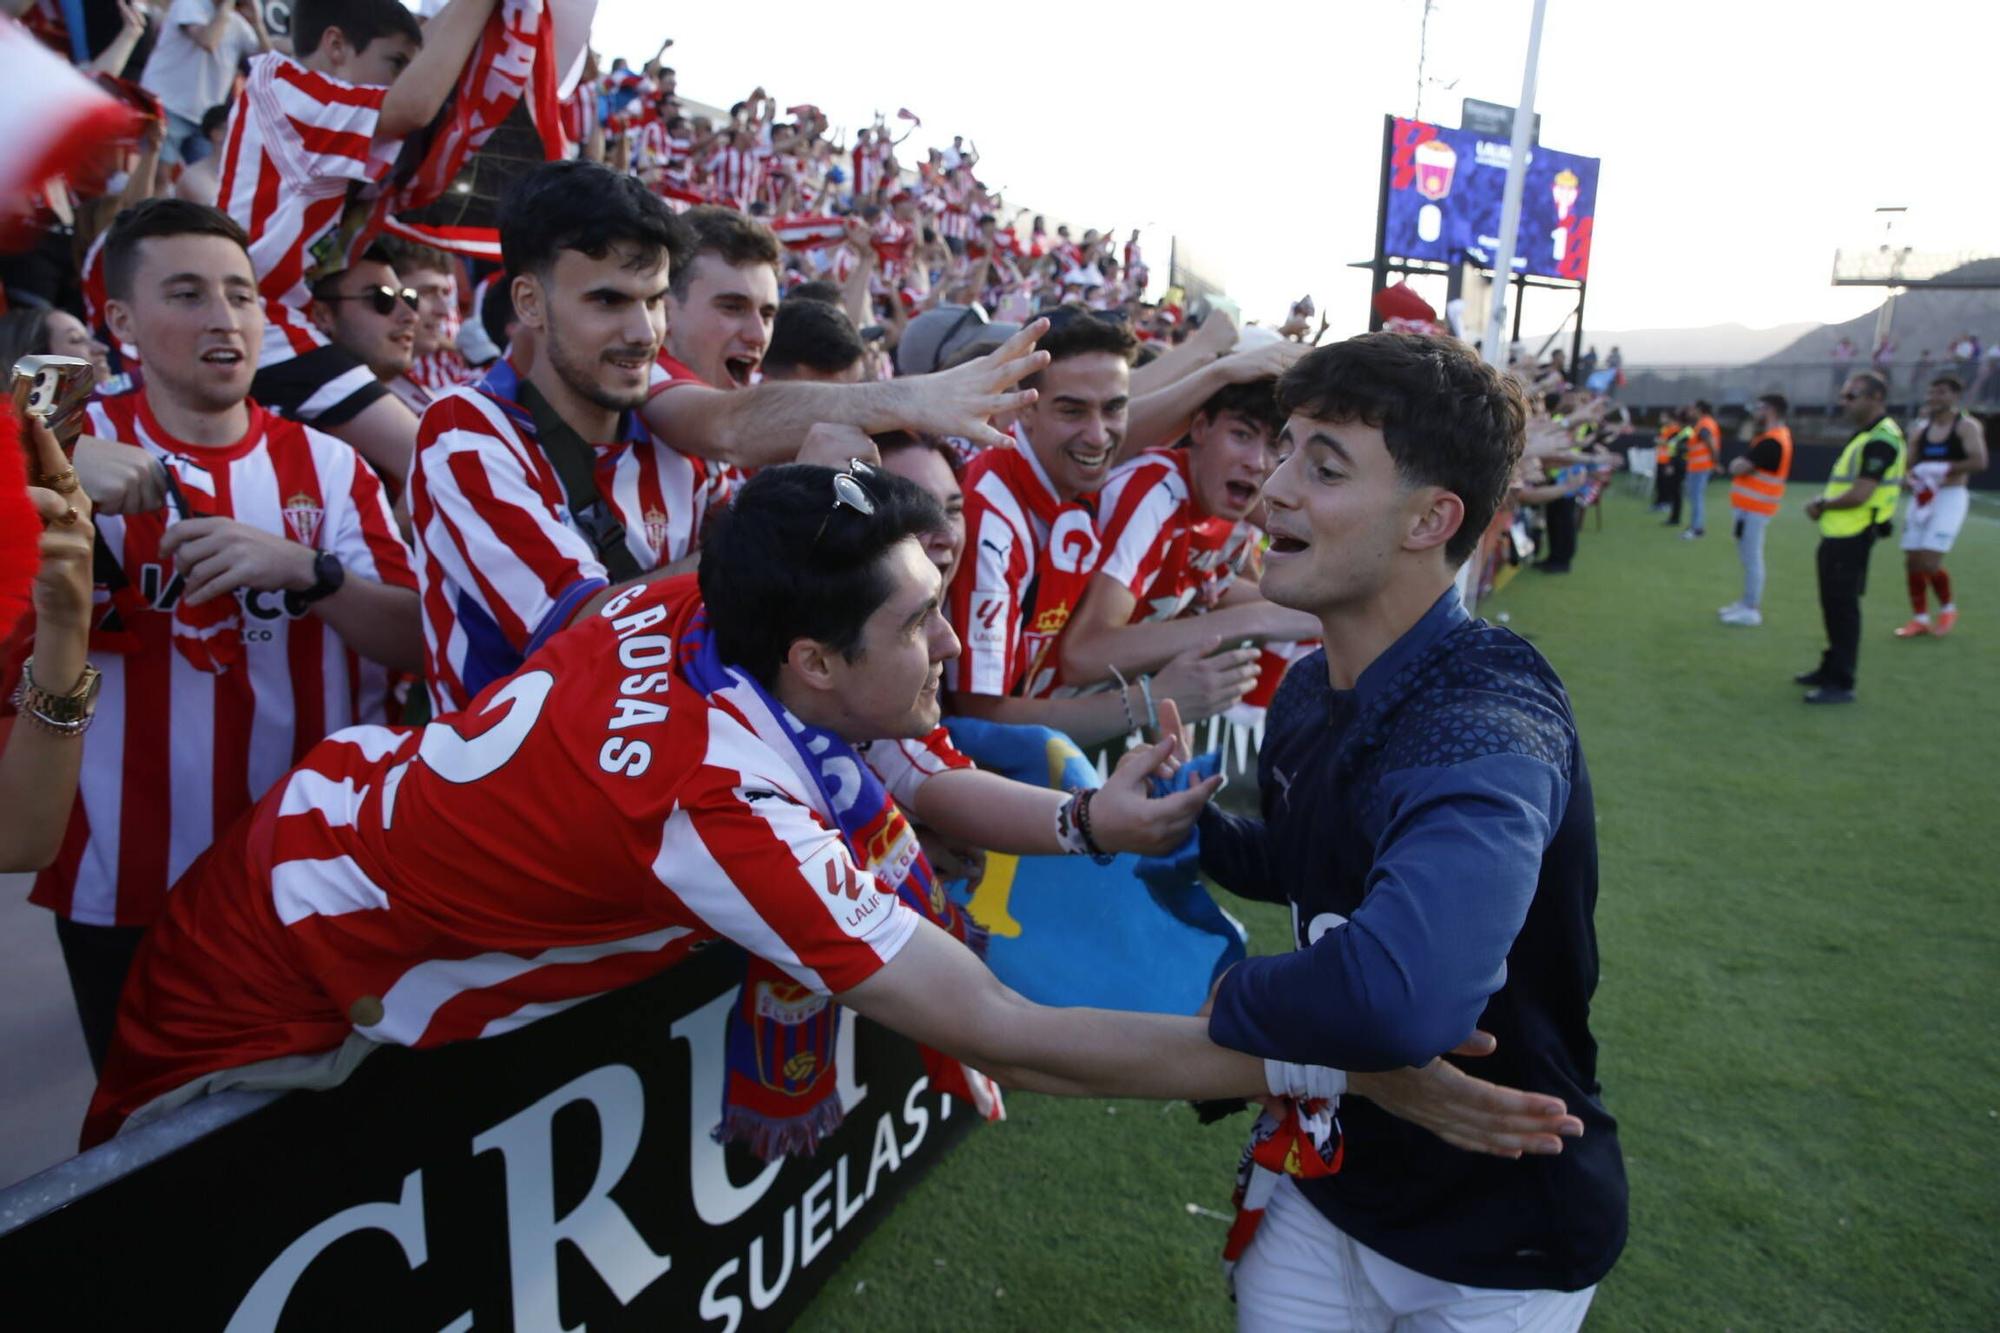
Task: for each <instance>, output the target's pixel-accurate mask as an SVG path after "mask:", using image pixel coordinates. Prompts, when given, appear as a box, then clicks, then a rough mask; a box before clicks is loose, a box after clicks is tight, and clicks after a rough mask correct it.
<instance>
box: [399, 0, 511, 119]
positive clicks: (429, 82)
mask: <svg viewBox="0 0 2000 1333" xmlns="http://www.w3.org/2000/svg"><path fill="white" fill-rule="evenodd" d="M497 3H498V0H451V3H450V4H448V5H446V6H445V7H444V10H443V12H442V13H440V14H439V15H438V16H437V17H436V18H434V19H432V20H431V21H430V22H429V23H426V24H425V25H424V46H423V49H422V50H421V51H419V52H417V56H416V59H414V60H412V61H411V62H410V63H409V67H408V68H406V69H405V70H404V71H403V72H402V73H401V74H399V75H397V76H396V81H395V82H394V83H392V84H390V85H389V91H388V94H387V95H386V96H384V97H383V98H382V110H381V113H380V115H379V117H378V118H377V120H376V122H375V141H376V142H377V143H393V142H395V141H396V140H398V139H402V138H406V137H408V136H409V135H411V134H413V133H415V132H416V131H417V130H420V129H422V128H423V127H424V126H426V125H428V124H430V123H431V121H432V120H434V119H435V118H436V117H437V113H438V112H439V111H440V110H441V109H442V108H443V107H444V99H445V98H447V97H449V96H450V95H451V90H452V86H453V85H454V84H456V83H457V82H458V76H459V74H460V72H462V71H463V70H464V69H465V62H466V59H467V58H468V57H469V56H471V54H472V48H473V47H474V46H475V45H477V44H478V42H479V34H480V33H481V32H483V31H484V30H485V28H486V20H487V19H488V18H490V17H491V16H492V14H493V7H494V5H495V4H497Z"/></svg>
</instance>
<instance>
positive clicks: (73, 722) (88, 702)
mask: <svg viewBox="0 0 2000 1333" xmlns="http://www.w3.org/2000/svg"><path fill="white" fill-rule="evenodd" d="M102 684H103V676H102V675H101V673H99V671H98V670H97V668H96V667H94V666H91V665H90V664H89V663H85V664H84V668H83V675H82V676H80V677H78V678H77V682H76V684H75V686H74V687H72V688H71V689H70V691H69V692H68V693H66V694H57V693H55V692H54V691H53V690H49V689H46V688H44V687H43V686H42V685H40V684H38V683H37V682H36V680H35V659H34V658H32V657H30V658H29V659H27V660H26V661H25V662H23V663H21V680H20V683H19V684H18V685H16V686H15V687H14V707H16V708H17V709H19V710H20V711H21V712H22V713H24V714H26V715H27V716H28V717H31V718H33V719H34V720H35V721H36V722H38V723H40V724H41V726H42V727H43V728H44V729H45V730H48V731H53V732H55V733H56V734H57V735H58V736H81V735H83V733H84V732H86V731H89V730H90V724H91V722H92V721H93V720H94V719H95V718H96V716H97V691H98V689H99V688H100V687H101V686H102Z"/></svg>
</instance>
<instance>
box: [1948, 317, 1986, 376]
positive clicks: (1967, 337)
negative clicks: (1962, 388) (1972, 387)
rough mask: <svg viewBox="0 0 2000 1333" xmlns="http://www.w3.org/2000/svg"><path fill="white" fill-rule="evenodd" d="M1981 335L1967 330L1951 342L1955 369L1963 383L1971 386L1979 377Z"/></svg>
mask: <svg viewBox="0 0 2000 1333" xmlns="http://www.w3.org/2000/svg"><path fill="white" fill-rule="evenodd" d="M1980 350H1981V349H1980V346H1979V335H1978V334H1976V333H1973V332H1972V331H1971V330H1969V329H1968V330H1967V331H1966V332H1964V333H1961V334H1959V335H1958V336H1957V337H1956V338H1953V339H1952V340H1951V359H1952V363H1953V369H1955V370H1956V371H1957V372H1958V378H1959V380H1960V381H1961V382H1963V383H1966V384H1970V383H1972V381H1973V380H1974V379H1975V378H1977V377H1978V375H1979V354H1980Z"/></svg>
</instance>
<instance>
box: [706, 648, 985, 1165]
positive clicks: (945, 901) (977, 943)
mask: <svg viewBox="0 0 2000 1333" xmlns="http://www.w3.org/2000/svg"><path fill="white" fill-rule="evenodd" d="M678 649H679V650H678V652H677V653H676V656H677V658H678V660H679V661H680V662H681V663H682V664H683V668H682V669H683V670H684V672H685V674H686V676H687V679H688V682H689V683H690V684H692V685H693V686H694V687H695V689H696V690H697V691H698V692H699V693H700V694H701V695H702V696H703V697H704V698H707V699H716V698H718V697H720V698H722V699H725V700H726V701H727V702H728V703H730V704H731V705H733V706H734V707H735V708H736V709H737V710H738V711H739V712H740V713H741V714H742V715H743V716H744V717H745V718H746V719H747V720H748V721H749V723H750V725H751V727H752V729H753V730H754V731H755V732H756V733H757V735H758V737H759V739H761V740H763V741H764V742H765V743H766V744H768V745H771V746H773V747H774V748H776V747H785V748H789V750H790V751H791V754H792V756H793V758H794V759H795V764H794V766H795V767H796V768H797V770H798V771H799V772H800V773H802V774H804V775H805V776H806V777H807V778H808V779H809V781H810V782H811V789H810V790H811V794H812V796H813V798H814V799H813V805H814V807H815V808H816V809H817V810H818V812H819V814H820V816H821V818H824V819H830V820H831V821H832V822H833V824H834V825H835V827H836V828H837V829H838V830H839V832H840V837H841V841H843V842H845V843H846V844H847V850H848V852H849V853H850V854H851V855H852V856H853V858H854V861H855V863H856V864H858V865H860V866H861V867H862V868H863V869H865V870H867V871H868V872H869V874H871V875H873V876H874V877H875V878H876V880H877V881H878V882H880V883H882V884H885V885H890V886H893V888H894V891H895V894H896V897H898V898H899V899H901V900H902V902H903V905H904V906H906V907H909V908H911V909H912V910H914V911H916V912H918V913H920V914H921V915H922V916H923V917H924V919H925V920H927V921H930V922H931V923H932V924H934V925H936V926H939V927H940V928H942V929H944V930H945V931H947V932H949V933H950V934H951V936H952V937H953V938H954V939H956V940H958V941H959V942H960V943H962V944H965V945H966V946H968V947H969V948H971V949H972V950H973V951H974V952H975V953H979V954H982V955H983V954H984V953H985V949H986V932H985V931H984V930H983V929H981V928H980V927H979V926H976V925H974V924H973V922H972V919H971V918H970V917H969V916H967V915H966V914H965V911H964V909H963V908H961V907H960V906H959V905H958V904H957V903H955V902H953V901H952V900H951V899H950V898H949V897H948V896H946V894H945V891H944V886H943V885H942V884H941V883H940V882H939V881H938V878H937V876H936V874H935V873H934V872H933V871H932V870H931V866H930V862H929V861H928V860H926V859H925V857H924V854H923V851H922V849H921V848H919V847H918V845H917V836H916V832H915V830H914V829H912V828H911V827H910V824H909V821H908V820H907V819H905V818H904V817H903V812H902V811H901V810H900V809H898V808H897V806H896V803H895V801H894V800H893V799H891V797H890V796H889V793H888V790H887V789H886V788H885V787H884V786H883V785H882V782H881V779H879V778H877V777H876V776H875V773H874V771H873V770H872V769H870V768H869V767H868V764H867V762H866V761H865V760H864V759H862V757H861V756H860V755H858V754H856V753H855V751H854V748H853V747H852V746H851V745H849V744H848V743H847V742H846V741H844V740H842V739H841V738H840V737H838V736H836V735H834V734H833V733H832V732H830V731H826V730H823V729H821V728H819V727H815V726H811V725H808V724H807V723H805V722H802V721H800V720H799V719H798V718H797V717H795V716H793V714H792V712H791V710H789V709H787V708H786V707H785V706H784V705H783V704H781V703H779V702H778V701H777V700H776V699H774V698H772V697H771V695H770V694H769V693H768V692H766V691H765V689H764V687H763V686H761V685H759V684H758V683H757V682H756V681H755V680H753V679H751V678H750V677H749V676H748V675H747V674H745V673H744V672H742V671H739V670H737V669H736V668H734V667H732V666H729V665H727V664H725V663H724V662H723V661H722V658H721V656H720V654H719V653H718V652H717V650H716V646H715V640H714V637H713V636H712V635H711V634H710V633H709V631H708V616H707V612H706V611H705V610H696V611H695V612H694V614H693V616H692V617H691V618H690V620H689V621H688V623H687V626H686V628H685V629H684V630H683V631H682V632H681V635H680V642H679V645H678ZM780 753H784V749H783V748H781V749H780ZM834 873H835V872H834V870H833V869H832V868H831V867H829V869H828V871H827V874H828V877H829V880H830V881H831V879H832V876H833V875H834ZM842 888H843V886H841V885H838V884H834V883H831V882H830V883H829V885H828V891H829V892H838V891H841V890H842ZM844 888H845V891H846V892H847V893H848V895H849V896H850V897H857V896H859V894H860V893H861V892H862V891H863V887H862V885H861V883H860V881H859V880H858V879H857V880H854V881H852V882H850V883H849V884H847V885H846V886H844ZM940 998H941V1000H942V998H943V997H940ZM839 1031H840V1012H839V1006H837V1005H835V1004H834V1003H833V1002H832V1001H831V1000H829V999H828V998H827V997H826V996H824V995H819V994H816V993H814V992H813V991H811V990H809V989H808V988H806V987H805V986H802V985H800V984H799V983H798V982H796V981H794V980H793V979H792V978H791V976H790V975H788V974H787V973H786V972H784V971H783V970H782V969H781V968H779V967H777V966H776V965H775V964H772V963H769V962H766V961H765V960H763V959H761V958H758V957H756V956H754V955H752V956H750V957H749V958H748V959H747V961H746V964H745V967H744V977H743V985H742V987H741V988H740V989H739V990H738V992H737V997H736V1003H735V1005H734V1006H733V1007H732V1008H731V1009H730V1013H729V1025H728V1035H727V1040H726V1043H725V1046H726V1060H727V1072H726V1074H725V1076H724V1079H723V1090H722V1121H721V1123H720V1124H718V1125H717V1126H716V1128H715V1130H714V1137H715V1140H716V1141H717V1142H718V1143H732V1142H734V1143H742V1144H745V1145H746V1146H747V1147H748V1148H749V1149H750V1150H751V1151H752V1152H754V1153H756V1154H757V1156H758V1157H759V1158H761V1159H762V1160H764V1161H767V1162H768V1161H772V1160H774V1159H776V1158H778V1157H780V1156H810V1155H811V1154H812V1153H813V1152H814V1151H815V1150H816V1149H817V1148H818V1147H819V1143H820V1140H821V1139H823V1138H825V1137H826V1136H827V1135H829V1134H831V1133H832V1132H833V1131H834V1130H836V1129H838V1128H839V1127H840V1122H841V1118H842V1116H843V1114H844V1111H843V1109H842V1107H841V1104H840V1095H839V1075H838V1071H837V1070H836V1069H835V1068H834V1047H835V1043H836V1039H837V1036H838V1034H839ZM921 1049H922V1053H923V1058H924V1067H925V1069H926V1071H927V1072H928V1073H929V1075H930V1085H931V1088H932V1090H933V1091H936V1092H941V1093H945V1094H948V1095H950V1096H953V1097H958V1098H960V1099H962V1100H964V1101H965V1102H966V1103H967V1104H969V1105H971V1106H973V1107H974V1108H976V1109H977V1110H978V1111H979V1113H980V1114H981V1115H983V1116H984V1117H985V1118H986V1119H988V1120H998V1119H1000V1118H1001V1117H1002V1115H1003V1114H1004V1111H1003V1108H1002V1105H1001V1099H1000V1089H999V1087H998V1086H997V1085H996V1084H994V1082H993V1081H992V1080H991V1079H989V1078H987V1077H986V1076H985V1075H984V1074H982V1073H980V1072H979V1071H977V1070H975V1069H972V1068H970V1067H968V1066H966V1065H964V1064H961V1063H960V1062H958V1061H957V1060H954V1059H952V1058H951V1057H949V1056H947V1055H944V1054H942V1053H941V1052H938V1051H933V1050H931V1049H930V1048H929V1047H923V1048H921Z"/></svg>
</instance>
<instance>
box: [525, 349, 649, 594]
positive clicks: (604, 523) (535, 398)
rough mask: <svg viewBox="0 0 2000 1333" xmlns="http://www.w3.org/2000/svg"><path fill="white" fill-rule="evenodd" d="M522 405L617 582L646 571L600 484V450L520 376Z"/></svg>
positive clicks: (577, 517)
mask: <svg viewBox="0 0 2000 1333" xmlns="http://www.w3.org/2000/svg"><path fill="white" fill-rule="evenodd" d="M520 392H521V405H522V406H523V407H525V408H527V409H528V415H530V416H531V417H533V418H534V419H535V434H536V436H538V437H539V440H540V443H541V446H542V453H543V454H544V455H545V456H546V457H547V458H548V460H549V463H550V465H551V466H552V467H554V468H555V470H556V480H558V481H560V482H561V483H562V488H563V498H564V499H565V500H567V501H568V502H569V513H570V518H571V519H572V520H573V521H574V522H575V523H576V526H577V527H578V528H579V529H581V530H582V532H583V536H584V540H586V541H588V542H589V543H590V545H591V548H592V549H593V550H595V551H596V552H597V559H598V561H599V562H600V563H601V564H602V565H603V566H604V569H605V572H606V573H608V574H609V575H610V576H611V581H612V582H613V583H627V582H630V581H631V580H633V579H636V578H638V577H639V576H640V575H641V574H643V573H645V571H644V570H642V569H640V568H639V562H638V560H637V559H636V558H634V557H633V555H632V551H631V548H630V547H628V546H626V545H625V525H624V524H622V523H620V522H619V521H618V517H617V515H615V514H613V513H612V512H611V506H610V505H608V504H606V503H605V502H604V497H603V496H602V495H601V494H599V493H598V489H597V466H596V464H597V453H596V451H595V450H594V449H592V448H591V447H590V445H588V444H587V443H585V442H584V440H583V437H582V436H580V435H578V434H577V433H576V431H575V430H574V429H572V428H571V426H570V424H569V423H568V422H567V421H564V420H563V419H562V415H561V414H560V413H558V412H557V411H556V410H555V409H554V408H552V407H550V406H549V403H548V400H547V399H546V398H544V397H542V395H541V393H540V391H539V390H537V389H536V388H535V386H534V385H532V384H530V383H528V381H527V380H526V379H525V378H524V379H523V380H522V381H521V390H520Z"/></svg>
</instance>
